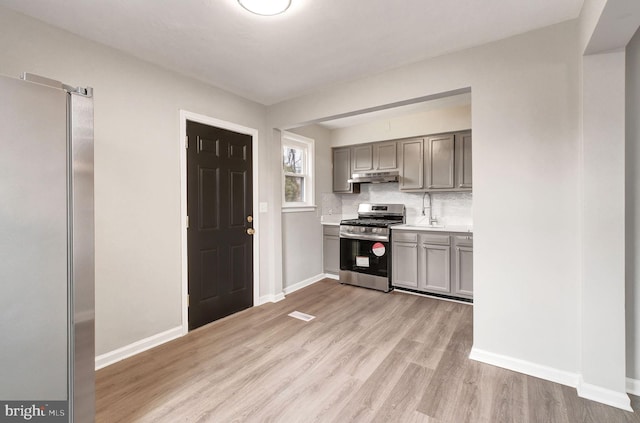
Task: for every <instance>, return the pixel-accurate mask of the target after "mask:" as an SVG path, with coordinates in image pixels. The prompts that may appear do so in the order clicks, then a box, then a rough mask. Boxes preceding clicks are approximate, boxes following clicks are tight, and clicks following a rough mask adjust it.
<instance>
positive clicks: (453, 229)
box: [391, 225, 473, 233]
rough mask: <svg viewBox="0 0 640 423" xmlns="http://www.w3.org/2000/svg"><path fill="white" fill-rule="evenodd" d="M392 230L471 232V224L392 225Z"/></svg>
mask: <svg viewBox="0 0 640 423" xmlns="http://www.w3.org/2000/svg"><path fill="white" fill-rule="evenodd" d="M391 229H392V230H394V231H395V230H401V231H423V232H464V233H469V232H471V233H473V226H443V227H441V228H437V227H432V226H426V225H393V226H392V227H391Z"/></svg>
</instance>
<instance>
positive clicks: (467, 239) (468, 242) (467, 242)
mask: <svg viewBox="0 0 640 423" xmlns="http://www.w3.org/2000/svg"><path fill="white" fill-rule="evenodd" d="M454 241H455V243H456V245H459V246H462V247H473V235H471V234H469V235H456V236H454Z"/></svg>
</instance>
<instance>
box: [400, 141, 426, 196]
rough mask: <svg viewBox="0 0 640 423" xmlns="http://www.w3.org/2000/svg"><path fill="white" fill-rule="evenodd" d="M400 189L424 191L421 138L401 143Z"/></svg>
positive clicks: (422, 144) (422, 142) (422, 145)
mask: <svg viewBox="0 0 640 423" xmlns="http://www.w3.org/2000/svg"><path fill="white" fill-rule="evenodd" d="M399 146H400V189H401V190H421V189H424V160H423V155H424V140H423V139H422V138H418V139H413V140H406V141H401V142H400V143H399Z"/></svg>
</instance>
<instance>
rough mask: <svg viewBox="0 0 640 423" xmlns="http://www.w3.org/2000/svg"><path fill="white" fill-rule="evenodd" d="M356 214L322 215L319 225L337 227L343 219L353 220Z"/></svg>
mask: <svg viewBox="0 0 640 423" xmlns="http://www.w3.org/2000/svg"><path fill="white" fill-rule="evenodd" d="M357 217H358V215H357V214H323V215H322V216H321V217H320V223H321V224H323V225H328V226H339V225H340V221H341V220H343V219H355V218H357Z"/></svg>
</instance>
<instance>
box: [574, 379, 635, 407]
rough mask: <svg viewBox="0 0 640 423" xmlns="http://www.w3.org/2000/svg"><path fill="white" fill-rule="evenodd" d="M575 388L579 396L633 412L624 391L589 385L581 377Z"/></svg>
mask: <svg viewBox="0 0 640 423" xmlns="http://www.w3.org/2000/svg"><path fill="white" fill-rule="evenodd" d="M577 390H578V396H579V397H582V398H586V399H589V400H592V401H597V402H600V403H602V404H606V405H610V406H612V407H616V408H620V409H622V410H626V411H632V412H633V409H632V408H631V400H630V399H629V396H628V395H627V394H626V393H624V392H618V391H612V390H611V389H605V388H601V387H600V386H596V385H591V384H589V383H585V381H584V380H582V378H580V380H579V381H578V387H577Z"/></svg>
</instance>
